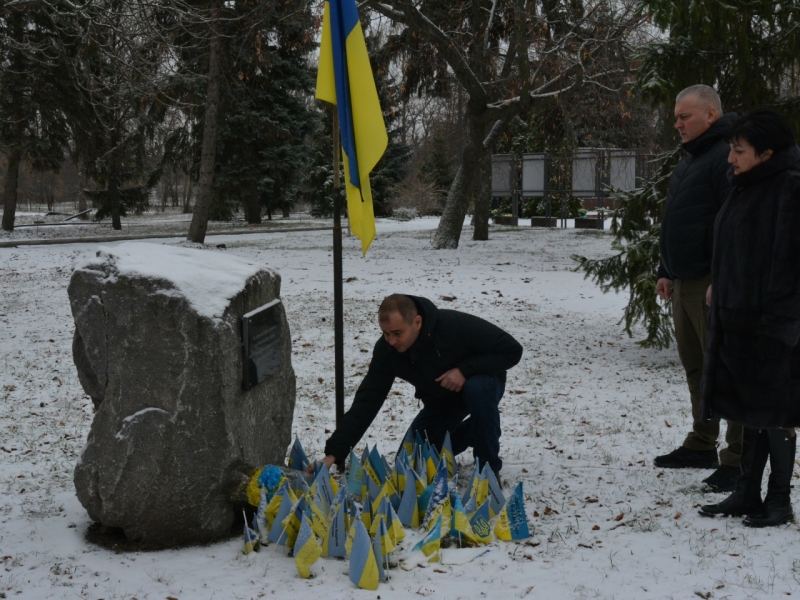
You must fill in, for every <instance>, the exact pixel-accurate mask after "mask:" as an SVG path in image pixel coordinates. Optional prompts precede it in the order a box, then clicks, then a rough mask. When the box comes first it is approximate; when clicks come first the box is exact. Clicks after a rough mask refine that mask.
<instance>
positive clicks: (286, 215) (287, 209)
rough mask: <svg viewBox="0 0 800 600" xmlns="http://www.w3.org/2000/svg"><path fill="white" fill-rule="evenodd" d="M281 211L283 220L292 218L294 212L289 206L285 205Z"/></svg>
mask: <svg viewBox="0 0 800 600" xmlns="http://www.w3.org/2000/svg"><path fill="white" fill-rule="evenodd" d="M281 210H282V211H283V218H284V219H288V218H290V217H291V216H292V211H291V208H290V207H289V205H288V204H284V205H283V206H282V207H281Z"/></svg>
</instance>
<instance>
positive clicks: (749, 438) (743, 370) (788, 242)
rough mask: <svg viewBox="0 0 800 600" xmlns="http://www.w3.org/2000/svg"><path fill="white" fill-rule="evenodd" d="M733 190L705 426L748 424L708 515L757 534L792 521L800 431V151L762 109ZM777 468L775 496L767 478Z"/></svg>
mask: <svg viewBox="0 0 800 600" xmlns="http://www.w3.org/2000/svg"><path fill="white" fill-rule="evenodd" d="M727 137H728V142H729V144H730V148H731V151H730V155H729V156H728V162H729V163H731V165H732V169H731V170H730V171H729V176H730V178H731V181H732V183H733V185H734V189H733V191H732V192H731V195H730V196H729V198H728V200H727V201H726V202H725V204H724V205H723V206H722V208H721V209H720V211H719V214H718V216H717V220H716V223H715V226H714V254H713V259H712V264H711V287H709V296H710V302H711V312H710V315H709V341H708V348H707V350H706V363H705V365H704V369H703V371H704V373H703V418H705V419H710V418H723V419H727V420H729V421H734V422H736V423H741V424H742V425H744V433H743V439H742V462H741V474H740V476H739V479H738V481H737V483H736V489H735V491H734V492H733V493H732V494H731V495H730V496H728V497H727V498H726V499H725V500H723V501H722V502H720V503H719V504H708V505H705V506H703V507H702V508H701V509H700V514H701V515H704V516H716V515H725V516H728V515H732V516H744V517H745V519H744V524H745V525H749V526H751V527H769V526H774V525H781V524H783V523H786V522H788V521H791V520H793V519H794V515H793V513H792V505H791V499H790V491H791V485H790V484H791V479H792V472H793V468H794V455H795V443H796V437H795V431H794V427H798V426H800V345H799V344H798V339H800V149H798V147H797V144H796V143H795V137H794V133H793V132H792V129H791V127H790V126H789V124H788V123H787V122H786V120H785V119H784V118H783V117H781V116H780V115H779V114H777V113H776V112H774V111H771V110H767V109H761V110H756V111H753V112H751V113H749V114H746V115H744V116H742V117H740V118H739V119H737V120H736V121H735V122H734V123H733V124H732V125H731V128H730V130H729V132H728V136H727ZM767 458H769V461H770V467H771V469H772V472H771V474H770V476H769V483H768V484H767V494H766V497H765V498H764V500H763V502H762V500H761V479H762V476H763V473H764V467H765V466H766V463H767Z"/></svg>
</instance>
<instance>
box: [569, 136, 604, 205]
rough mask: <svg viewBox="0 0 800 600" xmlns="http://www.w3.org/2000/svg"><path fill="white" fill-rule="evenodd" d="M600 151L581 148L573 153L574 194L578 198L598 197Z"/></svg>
mask: <svg viewBox="0 0 800 600" xmlns="http://www.w3.org/2000/svg"><path fill="white" fill-rule="evenodd" d="M599 162H600V156H599V152H598V151H597V150H595V149H588V148H581V149H579V150H578V152H576V153H575V154H573V155H572V195H573V196H576V197H578V198H597V197H598V196H599V195H600V185H599V178H600V173H599V164H598V163H599Z"/></svg>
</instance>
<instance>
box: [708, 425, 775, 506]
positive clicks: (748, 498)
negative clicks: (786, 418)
mask: <svg viewBox="0 0 800 600" xmlns="http://www.w3.org/2000/svg"><path fill="white" fill-rule="evenodd" d="M768 453H769V436H768V434H767V431H766V430H762V431H759V430H758V429H752V428H751V427H744V428H743V430H742V460H741V474H740V475H739V479H737V480H736V488H735V489H734V490H733V493H732V494H731V495H730V496H728V497H727V498H725V500H723V501H722V502H720V503H719V504H706V505H705V506H703V507H701V508H700V511H699V512H700V514H701V515H702V516H704V517H716V516H717V515H722V516H724V517H728V516H731V517H743V516H745V515H752V514H754V513H757V512H759V511H760V510H761V478H762V477H763V476H764V467H765V466H766V465H767V456H768Z"/></svg>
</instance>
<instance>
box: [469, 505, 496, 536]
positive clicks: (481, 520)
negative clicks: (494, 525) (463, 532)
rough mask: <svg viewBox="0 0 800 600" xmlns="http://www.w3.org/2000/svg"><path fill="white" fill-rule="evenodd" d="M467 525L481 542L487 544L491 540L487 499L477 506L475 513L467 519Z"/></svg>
mask: <svg viewBox="0 0 800 600" xmlns="http://www.w3.org/2000/svg"><path fill="white" fill-rule="evenodd" d="M469 526H470V527H472V531H473V532H475V537H476V538H477V539H478V541H479V542H480V543H481V544H488V543H489V542H491V541H492V530H491V528H490V527H489V501H488V500H487V501H486V502H484V503H483V504H481V505H480V506H479V507H478V510H476V511H475V514H474V515H472V517H471V518H470V520H469Z"/></svg>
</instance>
